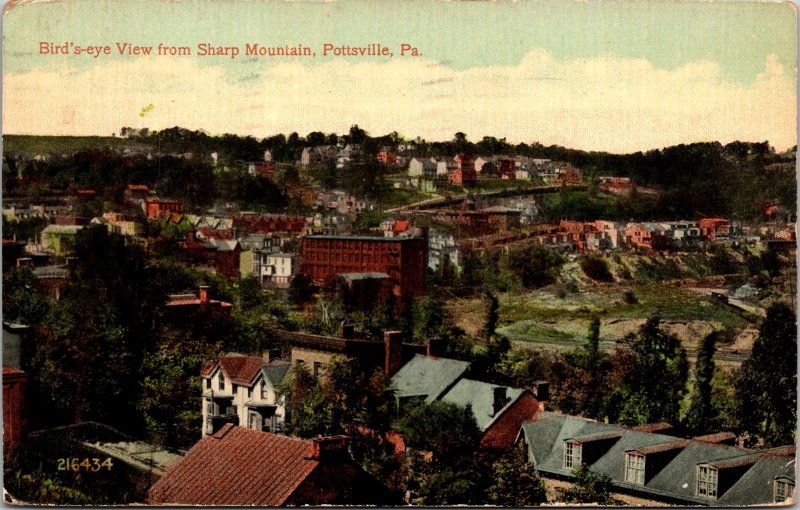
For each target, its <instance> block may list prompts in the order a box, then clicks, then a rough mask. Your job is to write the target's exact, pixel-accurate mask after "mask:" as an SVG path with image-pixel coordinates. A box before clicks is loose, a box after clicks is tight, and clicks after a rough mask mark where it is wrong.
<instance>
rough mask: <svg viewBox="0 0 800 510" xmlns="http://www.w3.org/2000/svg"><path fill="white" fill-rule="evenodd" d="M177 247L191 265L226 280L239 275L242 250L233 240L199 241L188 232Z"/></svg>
mask: <svg viewBox="0 0 800 510" xmlns="http://www.w3.org/2000/svg"><path fill="white" fill-rule="evenodd" d="M178 247H179V249H180V251H181V254H182V255H183V258H184V259H186V261H187V262H189V263H190V264H192V265H195V266H202V267H206V268H208V269H210V270H213V271H214V272H216V273H218V274H220V275H222V276H225V277H226V278H238V277H239V275H240V270H239V268H240V254H241V252H242V248H241V246H240V245H239V242H238V241H237V240H234V239H208V240H205V239H200V238H198V237H196V236H195V234H194V233H192V232H189V233H187V234H186V237H185V238H184V240H183V241H181V242H180V243H179V244H178Z"/></svg>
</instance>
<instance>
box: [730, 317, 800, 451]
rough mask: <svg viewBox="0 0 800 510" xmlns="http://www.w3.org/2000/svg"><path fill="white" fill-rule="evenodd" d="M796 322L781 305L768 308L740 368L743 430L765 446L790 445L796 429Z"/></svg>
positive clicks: (738, 386) (739, 385)
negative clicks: (750, 349)
mask: <svg viewBox="0 0 800 510" xmlns="http://www.w3.org/2000/svg"><path fill="white" fill-rule="evenodd" d="M796 331H797V319H796V317H795V314H794V311H793V310H792V309H791V308H789V307H788V306H786V305H785V304H783V303H776V304H774V305H772V306H770V307H769V309H768V310H767V316H766V318H765V319H764V322H762V323H761V327H760V328H759V332H758V339H757V340H756V342H755V343H754V344H753V352H752V354H751V355H750V358H748V359H747V361H745V363H744V364H743V365H742V368H741V371H740V376H739V382H738V384H737V394H738V397H739V399H738V400H739V402H740V406H741V407H740V416H741V420H742V426H743V428H744V430H745V431H747V432H749V433H751V434H753V435H755V436H756V437H758V438H760V439H761V440H763V441H764V443H765V444H766V445H767V446H775V445H782V444H793V443H794V437H795V429H796V426H797V414H796V413H797V411H796V407H797V336H796Z"/></svg>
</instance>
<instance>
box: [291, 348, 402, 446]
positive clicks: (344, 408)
mask: <svg viewBox="0 0 800 510" xmlns="http://www.w3.org/2000/svg"><path fill="white" fill-rule="evenodd" d="M287 379H288V380H287V382H286V383H285V385H284V388H282V392H283V393H285V394H287V395H288V398H289V402H291V404H290V405H291V407H292V413H291V420H290V426H289V428H290V431H291V433H292V434H294V435H297V436H300V437H314V436H316V435H318V434H323V435H332V434H353V433H355V432H356V428H357V427H367V428H369V429H372V430H376V431H385V430H387V429H388V426H389V421H390V417H391V411H392V407H393V401H392V399H391V398H390V396H389V394H388V392H387V388H386V381H385V380H384V377H383V374H382V373H381V372H380V371H379V370H375V371H368V370H366V369H364V368H363V367H361V366H360V365H359V364H358V363H357V362H354V361H352V360H347V359H344V358H338V357H335V358H333V359H332V360H331V361H330V362H329V363H328V364H327V365H326V366H325V373H324V375H322V376H321V377H320V378H319V379H317V378H315V377H314V376H313V375H312V374H311V373H310V372H309V370H308V369H307V368H306V367H305V366H304V365H302V364H300V363H295V364H294V365H293V366H292V371H291V375H290V377H289V378H287Z"/></svg>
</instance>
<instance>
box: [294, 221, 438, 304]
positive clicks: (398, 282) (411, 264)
mask: <svg viewBox="0 0 800 510" xmlns="http://www.w3.org/2000/svg"><path fill="white" fill-rule="evenodd" d="M425 251H426V241H425V239H423V238H421V237H367V236H308V237H305V238H303V244H302V252H301V261H300V272H301V273H303V274H304V275H306V276H310V277H311V279H312V280H313V281H314V283H315V284H317V285H322V284H324V283H326V282H327V281H329V280H330V279H331V278H333V277H335V276H336V275H337V274H344V273H386V274H387V275H388V276H389V278H390V279H391V280H392V284H393V286H394V288H393V292H394V294H395V295H397V296H406V295H409V294H411V295H415V296H421V295H423V294H424V293H425V266H426V265H427V264H426V262H427V259H426V253H425Z"/></svg>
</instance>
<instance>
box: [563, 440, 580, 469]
mask: <svg viewBox="0 0 800 510" xmlns="http://www.w3.org/2000/svg"><path fill="white" fill-rule="evenodd" d="M581 450H582V445H581V444H580V443H575V442H571V441H565V442H564V467H565V468H566V469H572V468H574V467H577V466H580V465H581Z"/></svg>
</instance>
